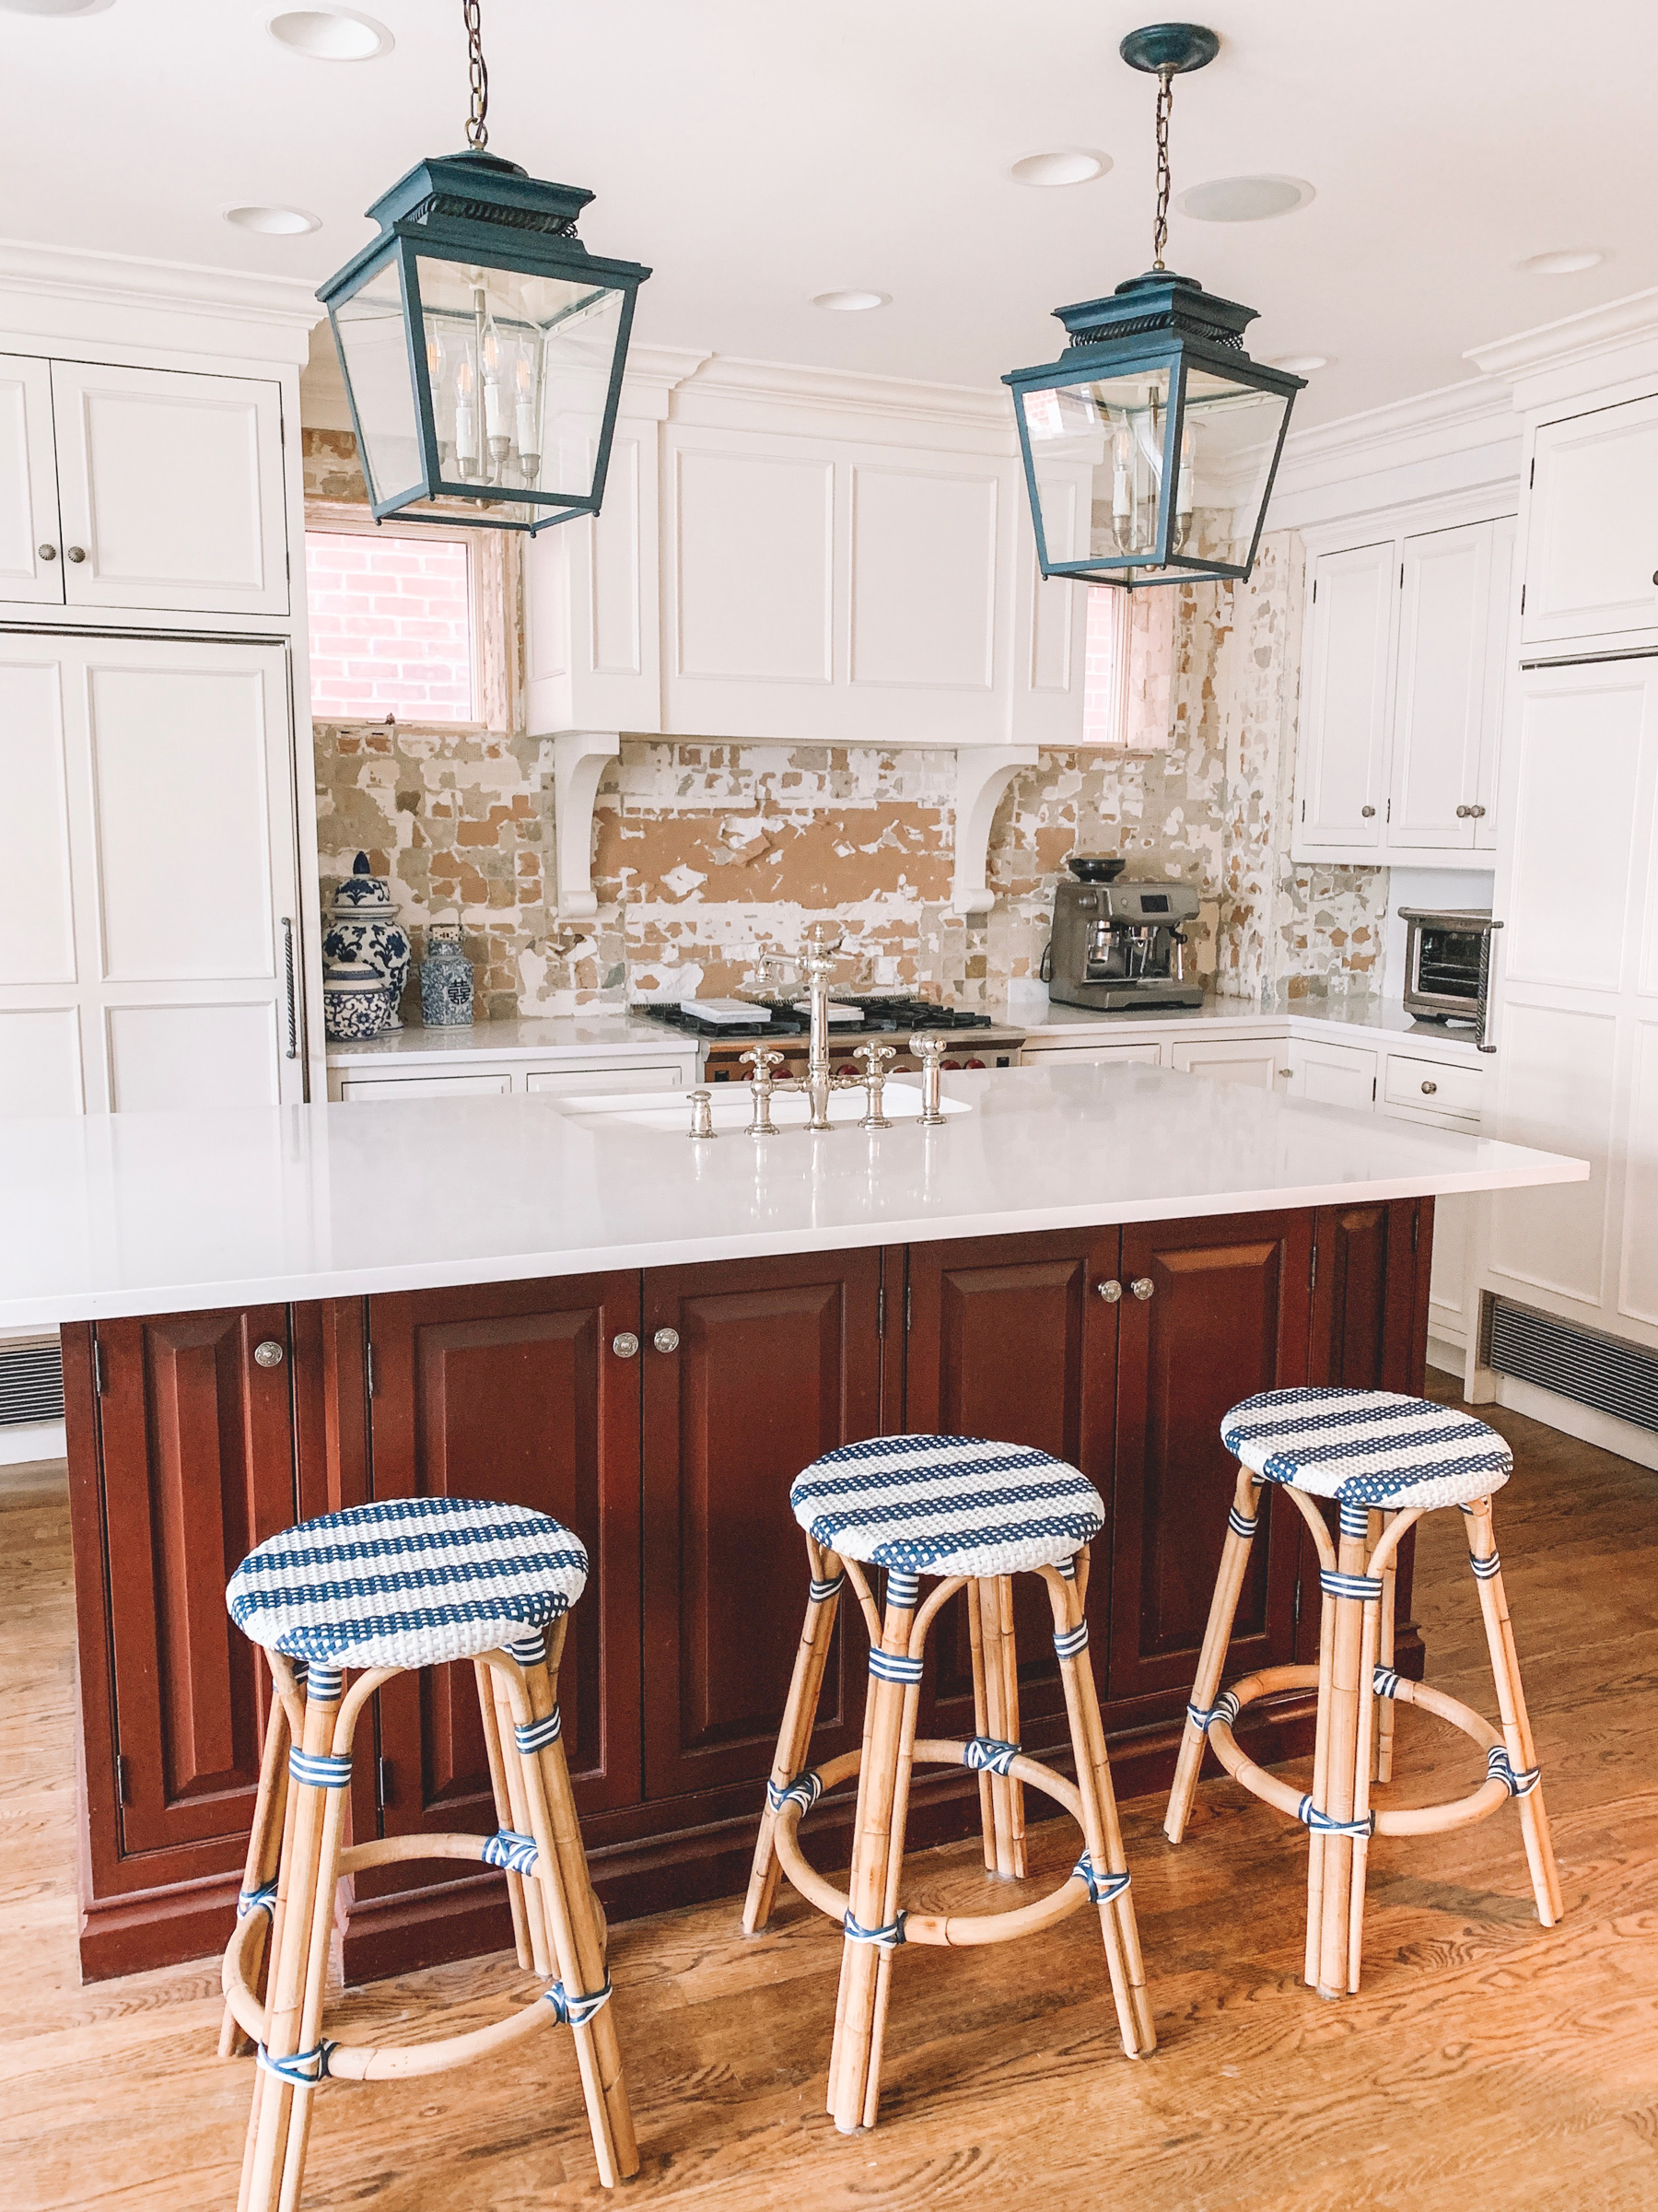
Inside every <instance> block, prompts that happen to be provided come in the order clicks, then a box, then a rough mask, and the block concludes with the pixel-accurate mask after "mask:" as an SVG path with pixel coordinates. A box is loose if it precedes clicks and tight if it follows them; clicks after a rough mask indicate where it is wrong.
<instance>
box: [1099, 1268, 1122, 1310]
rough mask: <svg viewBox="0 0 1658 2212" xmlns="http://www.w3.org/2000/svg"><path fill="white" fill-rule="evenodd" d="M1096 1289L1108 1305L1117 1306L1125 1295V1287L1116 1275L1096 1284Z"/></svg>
mask: <svg viewBox="0 0 1658 2212" xmlns="http://www.w3.org/2000/svg"><path fill="white" fill-rule="evenodd" d="M1094 1289H1095V1290H1096V1291H1097V1292H1098V1293H1099V1295H1100V1296H1101V1297H1102V1298H1103V1299H1104V1301H1105V1303H1106V1305H1115V1304H1116V1302H1117V1300H1118V1299H1119V1298H1120V1297H1121V1296H1122V1294H1123V1286H1122V1284H1121V1283H1120V1282H1118V1281H1117V1280H1116V1278H1115V1275H1114V1276H1112V1277H1110V1278H1109V1279H1108V1280H1107V1281H1106V1282H1096V1283H1095V1284H1094Z"/></svg>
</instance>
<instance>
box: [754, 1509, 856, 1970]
mask: <svg viewBox="0 0 1658 2212" xmlns="http://www.w3.org/2000/svg"><path fill="white" fill-rule="evenodd" d="M806 1544H807V1550H808V1551H809V1553H810V1554H811V1596H810V1597H809V1598H807V1600H806V1621H805V1625H804V1627H803V1628H802V1629H801V1631H800V1650H799V1651H798V1652H796V1654H795V1663H794V1675H793V1677H792V1679H791V1680H790V1682H789V1685H788V1703H787V1704H786V1705H785V1706H784V1708H783V1725H782V1726H781V1727H780V1728H779V1729H778V1731H777V1751H776V1758H775V1759H774V1760H773V1761H772V1771H771V1782H770V1785H769V1786H768V1788H767V1790H766V1797H765V1810H764V1811H763V1812H762V1813H761V1815H760V1833H759V1835H758V1837H757V1838H756V1840H755V1843H754V1864H753V1871H752V1873H751V1874H750V1876H749V1886H748V1895H747V1896H746V1897H745V1898H744V1900H743V1904H742V1932H743V1934H744V1935H745V1936H756V1935H758V1934H759V1933H760V1931H761V1929H762V1928H764V1927H765V1925H766V1923H767V1922H768V1921H769V1920H770V1918H771V1915H772V1906H773V1904H774V1903H775V1902H776V1895H777V1878H778V1876H779V1874H780V1873H781V1871H782V1869H781V1867H779V1865H778V1863H777V1852H776V1844H775V1843H774V1842H773V1840H772V1839H773V1835H774V1833H775V1832H776V1824H777V1816H776V1812H775V1811H774V1810H773V1809H772V1791H773V1790H774V1789H776V1790H782V1789H787V1788H788V1785H789V1784H790V1783H791V1782H792V1781H793V1780H794V1778H795V1776H796V1775H797V1774H798V1773H800V1771H801V1769H802V1768H803V1767H804V1766H805V1765H806V1762H807V1761H808V1759H809V1758H810V1757H811V1732H812V1730H813V1728H814V1727H815V1726H817V1712H818V1700H819V1698H820V1697H821V1696H822V1694H823V1669H824V1668H825V1667H826V1666H827V1665H828V1663H829V1646H830V1644H831V1642H832V1641H833V1640H834V1635H835V1612H836V1609H837V1608H838V1606H839V1604H840V1592H841V1587H842V1584H843V1582H844V1579H845V1570H844V1569H843V1568H842V1566H841V1563H840V1561H839V1560H838V1559H837V1558H836V1557H835V1553H834V1552H833V1551H819V1550H818V1548H817V1546H816V1544H815V1543H813V1542H812V1540H811V1538H810V1537H808V1538H807V1539H806ZM820 1591H821V1592H823V1595H822V1596H820V1595H819V1593H820Z"/></svg>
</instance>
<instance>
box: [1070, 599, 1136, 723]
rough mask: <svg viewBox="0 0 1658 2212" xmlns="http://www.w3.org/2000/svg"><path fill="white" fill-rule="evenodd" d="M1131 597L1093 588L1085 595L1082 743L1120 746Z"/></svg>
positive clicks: (1125, 706) (1124, 714) (1125, 704)
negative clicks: (1085, 626) (1085, 628)
mask: <svg viewBox="0 0 1658 2212" xmlns="http://www.w3.org/2000/svg"><path fill="white" fill-rule="evenodd" d="M1132 597H1133V593H1132V592H1129V591H1122V590H1120V589H1119V588H1118V587H1117V586H1116V585H1115V584H1094V585H1093V586H1092V588H1091V589H1090V591H1089V594H1088V629H1087V642H1086V643H1085V645H1084V647H1083V651H1084V653H1085V654H1086V656H1087V658H1086V660H1085V661H1084V664H1083V674H1082V743H1084V744H1085V745H1120V744H1123V743H1126V742H1127V720H1128V605H1129V601H1130V600H1131V599H1132Z"/></svg>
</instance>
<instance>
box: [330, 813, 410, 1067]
mask: <svg viewBox="0 0 1658 2212" xmlns="http://www.w3.org/2000/svg"><path fill="white" fill-rule="evenodd" d="M413 958H414V947H413V945H411V944H410V942H409V936H408V931H407V930H405V929H404V928H403V924H402V923H401V922H400V921H399V920H398V919H397V909H396V908H395V907H393V906H392V904H391V886H390V885H389V884H388V883H387V882H386V879H385V877H384V876H379V875H375V874H374V873H372V872H371V871H370V869H369V866H368V854H367V853H366V852H359V853H358V855H357V857H356V860H354V861H353V862H352V866H351V873H350V874H349V875H348V876H346V877H345V879H344V882H343V883H342V884H341V885H340V887H339V889H338V890H337V891H336V892H335V893H334V895H333V903H332V904H331V906H330V907H329V909H328V927H327V929H326V930H325V931H324V933H323V937H322V962H323V966H324V968H325V969H326V968H328V967H331V966H332V967H371V968H373V969H374V970H375V972H376V974H377V975H378V976H379V977H380V980H381V981H382V982H383V983H384V985H385V987H386V991H387V995H388V998H389V999H390V1001H391V1020H390V1022H389V1023H388V1024H387V1027H388V1028H391V1029H401V1028H402V1027H403V1023H402V1020H401V1019H400V1018H399V1015H398V1012H397V1003H398V1001H399V1000H400V999H401V998H402V997H403V985H404V984H405V983H406V982H407V981H408V979H409V963H410V961H411V960H412V959H413Z"/></svg>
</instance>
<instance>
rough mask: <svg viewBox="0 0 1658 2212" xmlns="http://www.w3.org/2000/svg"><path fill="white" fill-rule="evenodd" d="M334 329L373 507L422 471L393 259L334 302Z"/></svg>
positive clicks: (400, 294) (409, 484)
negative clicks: (349, 391)
mask: <svg viewBox="0 0 1658 2212" xmlns="http://www.w3.org/2000/svg"><path fill="white" fill-rule="evenodd" d="M334 328H335V330H336V331H337V333H338V334H339V343H340V356H341V359H342V362H343V363H344V369H345V380H346V382H347V383H348V384H349V385H350V387H351V397H352V403H353V404H354V405H355V407H356V419H357V427H358V428H359V430H360V431H361V433H362V462H363V474H364V477H365V478H366V480H367V482H368V497H369V498H370V499H371V500H372V501H373V502H374V503H375V505H376V506H379V505H381V504H383V503H384V501H386V500H387V499H391V498H395V497H396V496H397V495H398V493H399V492H406V491H411V490H413V489H414V486H416V485H417V484H419V483H420V482H421V481H422V479H423V476H424V474H425V472H424V470H423V468H422V465H421V456H420V437H419V431H418V423H417V417H416V415H415V409H414V379H413V378H412V377H411V376H410V374H409V344H408V339H407V337H406V336H405V335H404V326H403V280H402V278H401V276H400V275H399V273H398V265H397V263H396V261H395V260H391V261H389V262H388V263H386V265H385V266H384V268H382V269H378V270H376V272H375V274H374V275H372V276H371V277H370V278H369V279H368V283H367V284H366V285H364V286H363V287H361V289H360V290H358V291H356V292H354V293H353V294H352V296H351V298H349V299H345V300H342V301H341V302H340V304H339V305H338V306H337V307H336V308H335V309H334Z"/></svg>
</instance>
